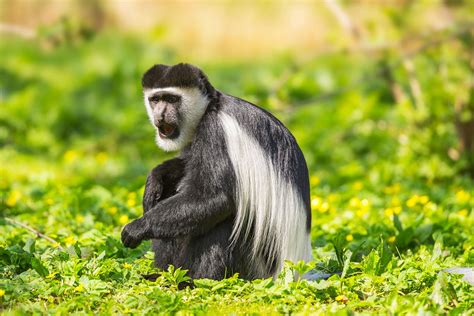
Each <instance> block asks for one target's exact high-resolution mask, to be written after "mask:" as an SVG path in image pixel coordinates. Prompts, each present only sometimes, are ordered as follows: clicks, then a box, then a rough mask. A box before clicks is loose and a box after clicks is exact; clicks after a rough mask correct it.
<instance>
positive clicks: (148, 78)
mask: <svg viewBox="0 0 474 316" xmlns="http://www.w3.org/2000/svg"><path fill="white" fill-rule="evenodd" d="M169 68H170V67H169V66H166V65H162V64H156V65H154V66H153V67H151V68H150V69H148V70H147V71H146V72H145V74H144V75H143V77H142V87H143V89H151V88H154V87H156V84H157V83H158V82H159V81H160V79H161V78H163V77H164V76H165V74H166V72H167V70H168V69H169Z"/></svg>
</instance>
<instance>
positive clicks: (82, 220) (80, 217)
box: [76, 215, 84, 224]
mask: <svg viewBox="0 0 474 316" xmlns="http://www.w3.org/2000/svg"><path fill="white" fill-rule="evenodd" d="M76 222H77V223H78V224H81V223H84V216H82V215H76Z"/></svg>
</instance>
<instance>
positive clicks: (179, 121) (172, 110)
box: [145, 87, 209, 151]
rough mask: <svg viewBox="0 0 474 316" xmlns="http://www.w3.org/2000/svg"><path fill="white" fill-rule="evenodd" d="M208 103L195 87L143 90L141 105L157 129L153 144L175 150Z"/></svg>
mask: <svg viewBox="0 0 474 316" xmlns="http://www.w3.org/2000/svg"><path fill="white" fill-rule="evenodd" d="M208 103H209V102H208V100H207V98H206V97H205V96H204V95H202V93H201V91H200V90H199V89H198V88H178V87H168V88H155V89H146V90H145V105H146V109H147V113H148V116H149V119H150V121H151V123H152V124H153V126H154V127H155V129H156V131H157V134H156V142H157V145H158V146H159V147H160V148H162V149H163V150H165V151H175V150H180V149H182V148H183V147H185V146H186V145H187V144H189V143H190V142H191V141H192V139H193V137H194V134H195V132H196V127H197V125H198V124H199V122H200V121H201V118H202V116H203V114H204V112H205V110H206V108H207V104H208Z"/></svg>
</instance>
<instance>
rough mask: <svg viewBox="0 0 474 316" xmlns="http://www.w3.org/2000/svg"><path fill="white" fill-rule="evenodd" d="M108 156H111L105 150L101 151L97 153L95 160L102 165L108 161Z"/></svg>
mask: <svg viewBox="0 0 474 316" xmlns="http://www.w3.org/2000/svg"><path fill="white" fill-rule="evenodd" d="M108 158H109V157H108V156H107V154H106V153H104V152H100V153H98V154H97V155H95V160H96V161H97V162H98V163H99V164H101V165H103V164H104V163H105V162H106V161H107V159H108Z"/></svg>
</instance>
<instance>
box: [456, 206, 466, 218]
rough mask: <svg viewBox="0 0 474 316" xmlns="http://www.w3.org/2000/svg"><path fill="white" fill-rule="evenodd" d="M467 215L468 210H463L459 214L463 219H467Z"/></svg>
mask: <svg viewBox="0 0 474 316" xmlns="http://www.w3.org/2000/svg"><path fill="white" fill-rule="evenodd" d="M467 214H468V211H467V208H463V209H462V210H460V211H459V212H458V215H459V216H461V217H467Z"/></svg>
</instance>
